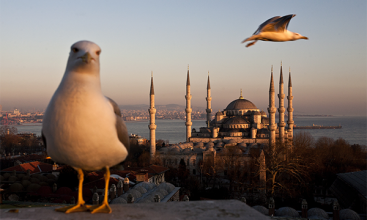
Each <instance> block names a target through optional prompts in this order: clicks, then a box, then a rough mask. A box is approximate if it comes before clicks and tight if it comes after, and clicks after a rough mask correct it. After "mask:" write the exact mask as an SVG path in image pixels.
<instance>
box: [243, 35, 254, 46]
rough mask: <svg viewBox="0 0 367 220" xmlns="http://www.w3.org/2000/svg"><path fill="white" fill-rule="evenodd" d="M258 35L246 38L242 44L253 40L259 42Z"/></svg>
mask: <svg viewBox="0 0 367 220" xmlns="http://www.w3.org/2000/svg"><path fill="white" fill-rule="evenodd" d="M257 37H258V35H252V36H251V37H249V38H246V39H245V40H243V41H242V42H241V43H242V44H243V43H245V42H246V41H251V40H257Z"/></svg>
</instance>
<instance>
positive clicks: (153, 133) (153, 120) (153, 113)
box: [148, 71, 157, 160]
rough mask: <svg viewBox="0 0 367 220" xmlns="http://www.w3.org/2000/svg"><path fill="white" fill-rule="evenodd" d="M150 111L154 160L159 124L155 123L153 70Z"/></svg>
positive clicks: (151, 150) (152, 156) (151, 154)
mask: <svg viewBox="0 0 367 220" xmlns="http://www.w3.org/2000/svg"><path fill="white" fill-rule="evenodd" d="M148 111H149V114H150V124H149V125H148V127H149V130H150V160H152V159H153V158H154V156H155V129H156V128H157V125H155V113H156V109H155V107H154V85H153V71H152V77H151V84H150V108H149V109H148Z"/></svg>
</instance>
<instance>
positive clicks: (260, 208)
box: [252, 205, 269, 215]
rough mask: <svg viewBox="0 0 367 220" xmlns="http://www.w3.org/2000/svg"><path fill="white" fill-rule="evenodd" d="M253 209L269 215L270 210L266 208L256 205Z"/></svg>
mask: <svg viewBox="0 0 367 220" xmlns="http://www.w3.org/2000/svg"><path fill="white" fill-rule="evenodd" d="M252 208H253V209H255V210H256V211H258V212H260V213H261V214H263V215H269V209H267V208H265V207H264V206H261V205H255V206H253V207H252Z"/></svg>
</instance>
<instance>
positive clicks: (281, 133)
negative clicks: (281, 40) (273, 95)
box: [278, 63, 285, 144]
mask: <svg viewBox="0 0 367 220" xmlns="http://www.w3.org/2000/svg"><path fill="white" fill-rule="evenodd" d="M284 97H285V95H284V82H283V67H282V63H280V79H279V94H278V98H279V108H278V112H279V124H278V125H279V141H280V144H284V128H285V122H284V112H285V108H284Z"/></svg>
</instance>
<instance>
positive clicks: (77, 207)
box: [55, 204, 90, 213]
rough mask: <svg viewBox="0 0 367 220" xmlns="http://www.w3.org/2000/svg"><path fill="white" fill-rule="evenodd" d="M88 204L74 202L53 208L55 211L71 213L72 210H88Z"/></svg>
mask: <svg viewBox="0 0 367 220" xmlns="http://www.w3.org/2000/svg"><path fill="white" fill-rule="evenodd" d="M89 209H90V206H88V205H85V204H76V205H71V206H65V207H62V208H58V209H55V211H57V212H65V213H72V212H87V211H89Z"/></svg>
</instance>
